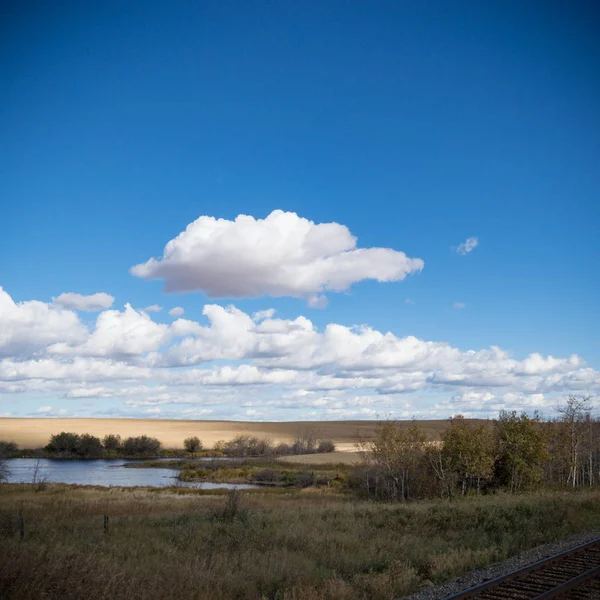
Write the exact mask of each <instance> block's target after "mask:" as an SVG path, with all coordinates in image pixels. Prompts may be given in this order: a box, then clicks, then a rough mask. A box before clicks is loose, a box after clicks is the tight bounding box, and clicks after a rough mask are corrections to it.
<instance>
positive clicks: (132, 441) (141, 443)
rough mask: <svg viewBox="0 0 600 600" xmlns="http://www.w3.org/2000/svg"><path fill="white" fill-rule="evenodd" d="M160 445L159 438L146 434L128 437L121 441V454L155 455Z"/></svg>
mask: <svg viewBox="0 0 600 600" xmlns="http://www.w3.org/2000/svg"><path fill="white" fill-rule="evenodd" d="M160 446H161V444H160V441H159V440H157V439H156V438H153V437H149V436H147V435H141V436H139V437H128V438H127V439H126V440H125V441H124V442H123V454H125V455H127V456H156V454H158V451H159V450H160Z"/></svg>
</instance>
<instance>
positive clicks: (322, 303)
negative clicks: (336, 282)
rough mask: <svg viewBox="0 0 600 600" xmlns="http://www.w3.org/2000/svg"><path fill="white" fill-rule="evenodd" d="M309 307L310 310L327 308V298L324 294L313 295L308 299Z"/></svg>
mask: <svg viewBox="0 0 600 600" xmlns="http://www.w3.org/2000/svg"><path fill="white" fill-rule="evenodd" d="M308 306H310V308H325V307H326V306H327V296H325V295H324V294H313V295H312V296H309V297H308Z"/></svg>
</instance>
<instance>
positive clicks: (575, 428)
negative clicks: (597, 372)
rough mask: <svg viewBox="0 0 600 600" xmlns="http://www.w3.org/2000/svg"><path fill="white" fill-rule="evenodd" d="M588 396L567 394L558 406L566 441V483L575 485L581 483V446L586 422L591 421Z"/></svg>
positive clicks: (582, 468)
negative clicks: (565, 398)
mask: <svg viewBox="0 0 600 600" xmlns="http://www.w3.org/2000/svg"><path fill="white" fill-rule="evenodd" d="M589 401H590V396H576V395H574V394H569V396H568V397H567V400H566V401H565V404H564V405H562V406H559V407H558V412H559V414H560V422H561V423H562V424H563V426H564V434H565V437H566V442H567V452H568V465H569V474H568V476H567V483H568V484H570V485H571V486H572V487H577V485H580V484H581V483H583V480H584V469H585V463H584V462H583V461H584V458H585V457H584V456H583V447H584V444H585V441H586V440H585V438H586V433H587V432H588V430H589V425H588V423H590V422H591V407H590V405H589ZM591 453H592V449H591V448H590V449H589V451H588V468H589V478H590V481H591V480H592V477H593V470H592V466H591V464H589V463H591V461H592V458H591Z"/></svg>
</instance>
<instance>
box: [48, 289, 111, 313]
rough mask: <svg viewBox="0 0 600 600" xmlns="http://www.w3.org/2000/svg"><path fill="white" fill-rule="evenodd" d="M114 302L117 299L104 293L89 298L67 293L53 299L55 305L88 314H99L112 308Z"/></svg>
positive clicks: (91, 295)
mask: <svg viewBox="0 0 600 600" xmlns="http://www.w3.org/2000/svg"><path fill="white" fill-rule="evenodd" d="M114 301H115V299H114V298H113V297H112V296H111V295H110V294H105V293H104V292H98V293H96V294H90V295H89V296H82V295H81V294H75V293H74V292H66V293H64V294H61V295H60V296H57V297H56V298H52V302H54V304H57V305H59V306H62V307H63V308H69V309H71V310H83V311H87V312H97V311H100V310H105V309H107V308H110V307H111V306H112V303H113V302H114Z"/></svg>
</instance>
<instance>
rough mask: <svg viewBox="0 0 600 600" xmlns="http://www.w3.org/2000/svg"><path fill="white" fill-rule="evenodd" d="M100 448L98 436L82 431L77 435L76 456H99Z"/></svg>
mask: <svg viewBox="0 0 600 600" xmlns="http://www.w3.org/2000/svg"><path fill="white" fill-rule="evenodd" d="M102 450H103V448H102V442H101V441H100V438H97V437H96V436H93V435H90V434H89V433H84V434H83V435H80V436H79V439H78V440H77V445H76V448H75V452H76V454H77V456H81V457H85V458H99V457H100V456H102Z"/></svg>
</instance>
